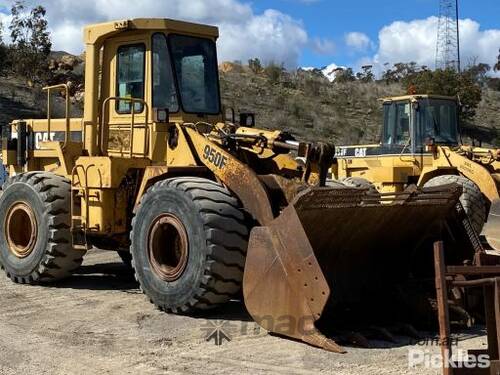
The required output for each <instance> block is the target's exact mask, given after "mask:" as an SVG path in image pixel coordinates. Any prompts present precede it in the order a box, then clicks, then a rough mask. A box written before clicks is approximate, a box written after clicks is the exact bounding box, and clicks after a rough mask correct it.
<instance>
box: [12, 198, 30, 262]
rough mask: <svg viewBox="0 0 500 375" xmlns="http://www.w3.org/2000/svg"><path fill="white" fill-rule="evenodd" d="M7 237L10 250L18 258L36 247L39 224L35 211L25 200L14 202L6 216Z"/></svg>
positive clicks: (23, 256)
mask: <svg viewBox="0 0 500 375" xmlns="http://www.w3.org/2000/svg"><path fill="white" fill-rule="evenodd" d="M6 223H7V225H6V227H5V232H6V233H5V237H6V238H7V243H8V244H9V250H10V252H11V253H12V254H14V255H15V256H16V257H18V258H26V257H27V256H29V255H30V254H31V253H32V252H33V249H34V248H35V243H36V238H37V234H38V229H37V228H38V225H37V222H36V217H35V213H34V212H33V210H32V209H31V208H30V206H28V204H26V203H24V202H17V203H15V204H13V205H12V206H11V207H10V209H9V211H8V213H7V218H6Z"/></svg>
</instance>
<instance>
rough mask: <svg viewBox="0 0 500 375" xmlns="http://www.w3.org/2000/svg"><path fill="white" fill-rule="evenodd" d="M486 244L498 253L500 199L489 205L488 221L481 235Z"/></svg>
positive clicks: (499, 247) (499, 241) (499, 246)
mask: <svg viewBox="0 0 500 375" xmlns="http://www.w3.org/2000/svg"><path fill="white" fill-rule="evenodd" d="M482 234H483V235H484V236H485V237H486V241H488V244H489V245H490V246H491V247H492V248H493V249H494V250H495V251H497V252H500V199H496V200H494V201H493V202H492V203H491V207H490V213H489V215H488V221H487V222H486V225H485V226H484V229H483V233H482Z"/></svg>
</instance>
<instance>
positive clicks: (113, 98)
mask: <svg viewBox="0 0 500 375" xmlns="http://www.w3.org/2000/svg"><path fill="white" fill-rule="evenodd" d="M111 101H115V102H120V101H124V102H129V103H131V106H130V109H131V114H132V120H131V123H130V157H131V158H132V157H133V153H134V130H135V103H140V104H142V105H143V106H144V108H145V109H146V113H145V114H146V117H145V119H144V127H145V129H146V133H145V134H144V155H145V154H146V149H147V146H148V137H147V131H148V118H149V106H148V103H146V101H145V100H144V99H139V98H125V97H118V96H110V97H109V98H106V99H105V100H104V101H103V103H102V112H101V125H100V129H99V132H100V134H99V144H98V146H97V147H98V149H100V151H101V154H104V146H106V153H107V142H105V137H106V134H107V132H105V131H104V130H105V128H104V118H105V115H104V114H105V113H106V106H107V105H108V103H109V102H111ZM108 125H109V124H108ZM108 142H109V140H108Z"/></svg>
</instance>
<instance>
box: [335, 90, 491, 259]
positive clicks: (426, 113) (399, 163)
mask: <svg viewBox="0 0 500 375" xmlns="http://www.w3.org/2000/svg"><path fill="white" fill-rule="evenodd" d="M381 101H382V103H383V110H384V123H383V127H382V132H381V142H380V144H373V145H357V146H346V147H337V149H336V157H337V160H338V163H337V164H335V165H334V167H333V169H332V173H333V178H334V179H340V180H343V181H344V182H345V183H347V184H348V185H351V186H365V187H366V188H369V189H372V191H380V192H399V191H403V190H404V189H405V188H406V187H407V186H408V185H411V184H416V185H417V186H419V187H429V186H441V185H446V184H450V183H457V184H459V185H460V186H462V189H463V193H462V195H461V197H460V202H461V203H462V205H463V207H464V209H465V211H466V212H467V214H468V216H469V220H470V221H471V224H472V226H473V227H474V229H475V230H476V231H477V232H478V233H481V232H482V231H483V228H484V232H483V234H484V235H485V236H486V237H487V239H488V242H489V244H490V245H492V246H493V247H495V248H496V249H500V218H499V215H500V201H499V198H500V197H499V184H500V149H493V148H481V147H471V146H464V145H462V144H461V138H460V129H459V126H458V123H459V122H458V111H459V105H457V104H458V103H457V99H456V98H452V97H444V96H436V95H411V96H402V97H392V98H384V99H382V100H381ZM488 213H489V215H488ZM486 222H487V223H486ZM485 223H486V225H485Z"/></svg>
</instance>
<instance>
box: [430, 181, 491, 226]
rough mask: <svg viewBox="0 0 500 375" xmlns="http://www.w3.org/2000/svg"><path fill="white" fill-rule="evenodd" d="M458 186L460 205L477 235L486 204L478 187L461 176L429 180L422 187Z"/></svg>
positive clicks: (484, 216)
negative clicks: (460, 193) (460, 190)
mask: <svg viewBox="0 0 500 375" xmlns="http://www.w3.org/2000/svg"><path fill="white" fill-rule="evenodd" d="M452 183H455V184H458V185H460V186H461V187H462V189H463V192H462V195H461V196H460V203H461V204H462V206H463V207H464V210H465V212H466V214H467V216H468V217H469V221H470V223H471V225H472V228H474V230H475V231H476V232H477V233H478V234H479V233H481V231H482V230H483V227H484V223H485V222H486V202H485V199H484V197H483V193H482V192H481V190H480V189H479V187H478V186H477V185H476V184H475V183H474V182H472V181H471V180H469V179H468V178H466V177H463V176H456V175H443V176H437V177H434V178H431V179H430V180H429V181H427V182H426V183H425V184H424V187H435V186H440V185H448V184H452Z"/></svg>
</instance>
